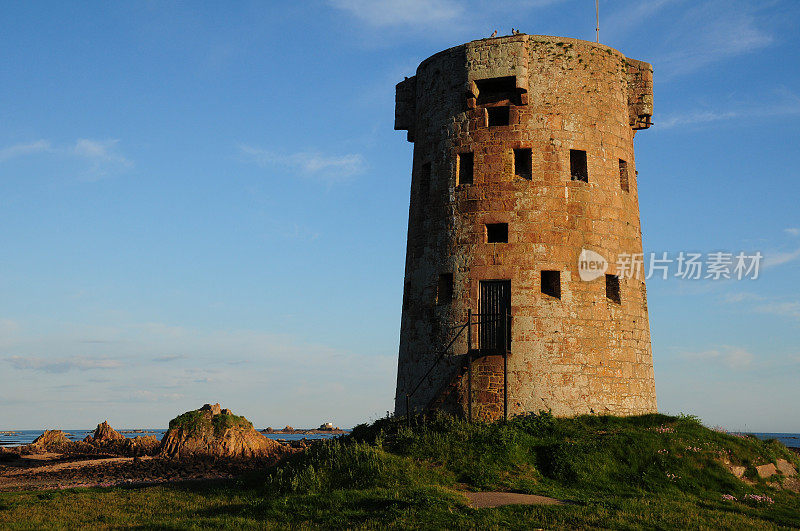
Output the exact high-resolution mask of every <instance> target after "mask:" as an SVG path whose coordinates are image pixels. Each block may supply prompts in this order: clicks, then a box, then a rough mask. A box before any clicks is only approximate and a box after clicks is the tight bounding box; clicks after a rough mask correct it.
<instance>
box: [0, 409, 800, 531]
mask: <svg viewBox="0 0 800 531" xmlns="http://www.w3.org/2000/svg"><path fill="white" fill-rule="evenodd" d="M721 456H726V457H727V459H729V460H730V461H731V462H733V463H734V464H741V465H743V466H745V467H747V468H748V473H749V475H750V476H751V477H753V478H756V475H755V469H754V468H753V467H754V466H756V465H758V464H763V463H766V462H769V461H774V460H775V459H777V458H784V459H787V460H790V461H792V462H793V463H795V466H798V465H800V463H798V460H797V459H796V456H794V455H793V454H791V453H790V452H788V450H786V448H784V447H783V446H781V445H780V444H778V443H776V442H762V441H759V440H757V439H755V438H749V437H748V438H742V437H735V436H732V435H728V434H725V433H720V432H716V431H713V430H709V429H707V428H704V427H703V426H701V425H700V423H699V422H697V421H696V420H695V419H693V418H690V417H680V418H676V417H667V416H663V415H647V416H641V417H632V418H617V417H596V416H592V417H579V418H575V419H555V418H553V417H552V416H550V415H546V414H544V415H531V416H527V417H523V418H517V419H515V420H513V421H510V422H507V423H503V422H499V423H495V424H469V423H466V422H464V421H461V420H458V419H453V418H449V417H437V418H434V419H430V420H428V421H427V422H425V423H422V422H418V423H415V424H414V425H413V426H411V427H408V426H406V425H405V423H403V422H402V421H398V420H395V419H384V420H380V421H378V422H376V423H374V424H372V425H369V426H367V425H362V426H359V427H357V428H356V429H355V430H354V431H353V433H352V435H351V436H349V437H346V438H344V439H341V440H338V441H328V442H324V443H321V444H318V445H315V446H314V447H312V448H311V449H310V450H308V451H307V452H305V453H303V454H300V455H297V456H295V457H294V458H292V459H290V460H289V461H288V462H285V463H283V464H281V465H280V466H278V467H274V468H272V469H270V470H267V471H265V472H262V473H257V474H251V475H248V476H247V477H244V478H241V479H240V480H238V481H227V482H205V483H184V484H174V485H169V486H157V487H144V488H113V489H74V490H64V491H53V492H38V493H37V492H24V493H6V494H0V528H6V527H10V528H20V529H32V528H43V527H44V528H46V527H79V526H93V527H120V526H134V527H139V526H141V527H167V528H193V527H197V528H199V527H234V528H237V527H238V528H245V527H246V528H249V527H272V528H286V527H324V528H342V527H347V528H384V527H394V528H405V527H425V528H456V527H458V528H481V529H483V528H497V529H500V528H515V529H529V528H532V527H544V528H574V527H581V528H587V527H590V528H591V527H606V528H607V527H611V528H622V529H637V528H648V529H649V528H657V529H677V528H681V529H684V528H703V527H705V528H721V527H726V528H745V527H747V528H763V529H770V528H776V527H795V528H797V527H800V496H798V495H797V494H794V493H791V492H788V491H785V490H776V489H774V488H772V487H771V486H769V485H767V484H766V483H765V482H764V481H763V480H755V481H753V483H752V484H747V483H745V482H742V481H740V480H738V479H736V478H734V477H733V476H732V475H731V474H730V473H729V472H728V471H727V470H726V469H725V468H724V467H723V466H722V465H721V464H720V457H721ZM489 489H492V490H494V489H497V490H510V491H516V492H527V493H533V494H541V495H547V496H554V497H558V498H561V499H565V500H570V501H571V502H572V503H570V504H568V505H563V506H511V507H503V508H497V509H484V510H475V509H471V508H469V507H467V506H466V504H465V500H464V498H463V497H462V496H461V494H460V493H459V491H463V490H489ZM723 494H729V495H733V496H735V497H736V498H737V499H738V500H743V499H744V496H745V495H746V494H768V495H769V496H770V497H771V498H772V499H774V501H775V503H774V504H761V503H755V502H748V503H745V502H743V501H735V502H734V501H725V500H724V499H723V498H722V495H723Z"/></svg>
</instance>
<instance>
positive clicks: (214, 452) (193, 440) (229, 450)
mask: <svg viewBox="0 0 800 531" xmlns="http://www.w3.org/2000/svg"><path fill="white" fill-rule="evenodd" d="M229 411H230V410H224V411H223V410H222V409H221V407H220V405H219V404H214V405H213V406H212V405H210V404H206V405H204V406H203V407H202V408H200V409H197V410H194V411H188V412H186V413H184V414H183V415H180V416H178V417H176V418H174V419H172V420H171V421H170V423H169V431H168V432H167V433H166V435H164V438H163V439H162V440H161V448H160V451H159V453H160V454H161V455H162V456H167V457H197V456H213V457H267V456H273V455H279V454H282V453H285V452H286V451H287V449H286V448H285V447H284V446H283V445H281V444H280V443H277V442H275V441H273V440H271V439H267V438H266V437H264V436H263V435H261V434H260V433H258V432H257V431H256V430H255V429H254V428H253V424H252V423H251V422H250V421H249V420H247V419H246V418H244V417H239V416H236V415H234V414H232V413H230V412H229Z"/></svg>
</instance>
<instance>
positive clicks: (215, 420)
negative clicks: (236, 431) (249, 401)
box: [169, 409, 253, 436]
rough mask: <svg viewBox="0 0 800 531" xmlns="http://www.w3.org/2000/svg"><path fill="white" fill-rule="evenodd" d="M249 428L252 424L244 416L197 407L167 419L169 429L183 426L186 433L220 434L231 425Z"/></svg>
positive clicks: (231, 426)
mask: <svg viewBox="0 0 800 531" xmlns="http://www.w3.org/2000/svg"><path fill="white" fill-rule="evenodd" d="M237 426H238V427H242V428H245V429H250V428H252V427H253V424H252V423H251V422H250V421H249V420H247V419H246V418H244V417H240V416H238V415H230V414H225V413H220V414H219V415H212V413H211V411H207V410H201V409H197V410H194V411H187V412H186V413H184V414H182V415H178V416H177V417H175V418H174V419H172V420H171V421H169V429H173V428H179V427H180V428H183V430H184V431H187V432H188V433H198V432H211V431H213V432H214V434H215V435H217V436H219V435H222V434H223V433H224V432H225V430H226V429H228V428H233V427H237Z"/></svg>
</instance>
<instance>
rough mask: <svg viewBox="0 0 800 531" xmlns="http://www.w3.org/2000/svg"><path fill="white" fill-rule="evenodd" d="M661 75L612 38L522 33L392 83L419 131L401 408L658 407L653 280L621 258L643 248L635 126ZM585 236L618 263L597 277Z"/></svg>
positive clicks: (562, 410) (570, 410)
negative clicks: (583, 271)
mask: <svg viewBox="0 0 800 531" xmlns="http://www.w3.org/2000/svg"><path fill="white" fill-rule="evenodd" d="M652 79H653V78H652V67H651V65H649V64H648V63H644V62H642V61H637V60H634V59H628V58H626V57H625V56H624V55H622V54H621V53H620V52H618V51H616V50H614V49H611V48H609V47H607V46H604V45H601V44H596V43H594V42H588V41H582V40H576V39H568V38H559V37H545V36H537V35H513V36H508V37H498V38H492V39H483V40H478V41H473V42H470V43H467V44H464V45H461V46H456V47H454V48H450V49H448V50H445V51H442V52H439V53H437V54H436V55H433V56H432V57H430V58H428V59H426V60H425V61H423V62H422V63H421V64H420V65H419V67H418V68H417V73H416V75H415V76H413V77H410V78H407V79H406V80H405V81H403V82H401V83H399V84H398V85H397V94H396V109H395V129H402V130H406V131H408V140H409V141H410V142H413V143H414V160H413V171H412V182H411V204H410V209H409V222H408V245H407V251H406V270H405V286H404V293H403V316H402V324H401V332H400V357H399V365H398V374H397V394H396V398H395V412H396V413H397V414H401V415H402V414H404V413H405V412H406V409H407V406H406V404H408V407H409V408H410V409H411V410H412V411H422V410H425V409H430V408H439V409H445V410H450V411H454V412H461V413H464V414H466V413H469V414H470V416H472V417H474V418H482V419H496V418H499V417H502V416H503V414H504V413H506V414H508V415H515V414H519V413H524V412H537V411H540V410H551V411H552V412H553V414H555V415H560V416H568V415H578V414H584V413H597V414H616V415H633V414H640V413H649V412H655V411H656V395H655V381H654V376H653V360H652V352H651V348H650V328H649V323H648V317H647V299H646V291H645V285H644V281H643V277H642V278H631V277H630V276H629V275H620V274H619V273H620V271H618V270H617V260H618V257H619V256H621V255H622V254H623V253H625V254H634V253H641V252H642V236H641V226H640V222H639V203H638V194H637V172H636V164H635V161H634V156H633V138H634V135H635V133H636V131H637V130H640V129H646V128H647V127H649V126H650V118H651V116H652V112H653V93H652ZM584 250H586V251H592V252H594V253H597V254H598V255H600V256H601V257H602V258H604V259H605V260H607V264H608V269H607V270H605V271H603V270H602V268H601V269H599V270H598V271H597V274H596V275H594V276H596V278H594V279H593V280H582V276H580V275H579V257H581V254H582V251H584ZM589 254H591V253H589ZM584 258H585V255H584ZM598 267H600V266H598ZM470 316H471V317H470ZM470 318H471V322H470V325H469V326H467V325H466V323H467V320H468V319H470Z"/></svg>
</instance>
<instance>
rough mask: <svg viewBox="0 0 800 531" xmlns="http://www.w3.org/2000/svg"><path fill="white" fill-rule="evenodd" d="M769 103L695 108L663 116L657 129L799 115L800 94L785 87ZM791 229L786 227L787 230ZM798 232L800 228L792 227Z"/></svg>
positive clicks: (774, 94)
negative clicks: (724, 107) (725, 108)
mask: <svg viewBox="0 0 800 531" xmlns="http://www.w3.org/2000/svg"><path fill="white" fill-rule="evenodd" d="M767 100H768V101H770V102H771V103H769V104H766V105H762V104H758V105H753V104H752V103H749V102H733V103H731V104H730V105H729V108H728V109H727V110H722V109H695V110H691V111H686V112H680V113H675V114H671V115H666V116H664V118H663V119H661V120H659V121H658V123H657V124H656V125H657V126H658V128H659V129H670V128H672V127H680V126H686V125H698V124H704V123H712V122H721V121H725V120H748V119H763V118H771V117H786V116H798V115H800V96H798V95H797V94H795V93H794V92H792V91H791V90H789V89H788V88H786V87H780V88H778V89H776V90H775V91H773V92H772V93H771V94H770V97H769V98H767ZM790 230H792V229H787V232H789V231H790ZM794 230H797V231H798V234H800V229H794Z"/></svg>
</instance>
